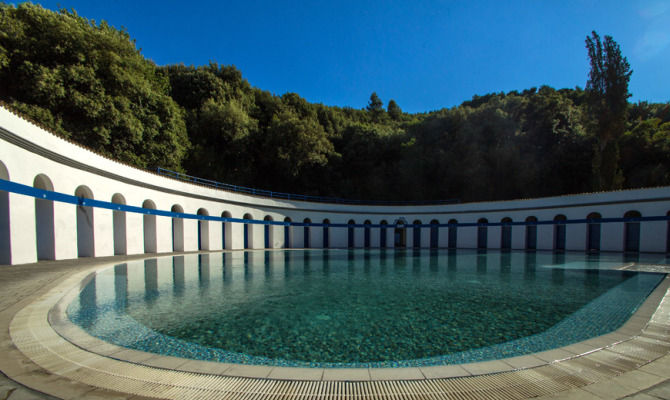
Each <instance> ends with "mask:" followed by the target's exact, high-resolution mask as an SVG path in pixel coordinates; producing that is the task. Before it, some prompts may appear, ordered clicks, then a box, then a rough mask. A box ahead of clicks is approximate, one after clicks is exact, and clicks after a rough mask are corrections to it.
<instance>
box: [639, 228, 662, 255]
mask: <svg viewBox="0 0 670 400" xmlns="http://www.w3.org/2000/svg"><path fill="white" fill-rule="evenodd" d="M667 235H668V222H667V221H643V222H640V251H641V252H654V253H665V251H666V248H665V246H666V240H667Z"/></svg>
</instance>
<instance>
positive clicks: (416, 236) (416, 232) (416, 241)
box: [412, 219, 421, 249]
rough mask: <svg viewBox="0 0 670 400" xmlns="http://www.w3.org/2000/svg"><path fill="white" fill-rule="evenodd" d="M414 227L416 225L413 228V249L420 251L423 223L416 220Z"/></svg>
mask: <svg viewBox="0 0 670 400" xmlns="http://www.w3.org/2000/svg"><path fill="white" fill-rule="evenodd" d="M412 225H414V227H413V228H412V247H413V248H415V249H418V248H421V226H420V225H421V221H420V220H418V219H415V220H414V222H412Z"/></svg>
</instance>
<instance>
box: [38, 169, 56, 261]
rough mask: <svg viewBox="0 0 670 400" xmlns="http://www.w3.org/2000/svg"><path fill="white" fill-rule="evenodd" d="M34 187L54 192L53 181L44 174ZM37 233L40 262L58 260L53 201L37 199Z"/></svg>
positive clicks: (39, 176)
mask: <svg viewBox="0 0 670 400" xmlns="http://www.w3.org/2000/svg"><path fill="white" fill-rule="evenodd" d="M33 187H34V188H37V189H42V190H48V191H52V192H53V190H54V186H53V183H51V179H49V177H48V176H46V175H44V174H39V175H37V176H35V179H34V180H33ZM35 233H36V245H37V259H38V260H55V259H56V227H55V224H54V203H53V201H52V200H47V199H38V198H35Z"/></svg>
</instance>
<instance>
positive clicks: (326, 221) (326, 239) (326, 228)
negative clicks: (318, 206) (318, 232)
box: [323, 218, 330, 249]
mask: <svg viewBox="0 0 670 400" xmlns="http://www.w3.org/2000/svg"><path fill="white" fill-rule="evenodd" d="M328 225H330V220H329V219H328V218H326V219H324V220H323V248H324V249H327V248H329V247H330V232H329V229H330V227H329V226H328Z"/></svg>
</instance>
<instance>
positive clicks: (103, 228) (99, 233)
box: [93, 208, 114, 257]
mask: <svg viewBox="0 0 670 400" xmlns="http://www.w3.org/2000/svg"><path fill="white" fill-rule="evenodd" d="M93 214H94V215H95V218H94V219H93V221H94V225H93V238H94V242H93V243H94V246H95V249H94V251H95V256H96V257H105V256H113V255H114V217H113V211H112V210H108V209H106V208H94V209H93Z"/></svg>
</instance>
